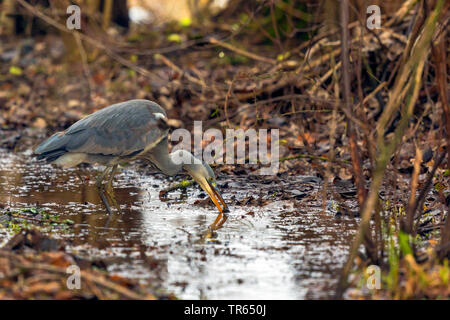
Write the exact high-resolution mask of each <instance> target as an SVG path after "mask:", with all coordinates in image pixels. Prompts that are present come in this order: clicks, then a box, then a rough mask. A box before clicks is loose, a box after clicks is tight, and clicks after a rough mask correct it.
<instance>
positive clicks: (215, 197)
mask: <svg viewBox="0 0 450 320" xmlns="http://www.w3.org/2000/svg"><path fill="white" fill-rule="evenodd" d="M199 184H200V186H201V187H202V189H203V190H205V191H206V193H208V195H209V197H210V198H211V200H212V202H214V204H215V205H216V207H217V209H219V211H220V213H228V212H230V210H229V209H228V206H227V205H226V204H225V201H223V198H222V196H221V195H220V193H219V191H218V190H217V188H216V187H215V186H214V185H213V184H212V183H211V182H209V181H208V180H206V179H202V181H201V182H199Z"/></svg>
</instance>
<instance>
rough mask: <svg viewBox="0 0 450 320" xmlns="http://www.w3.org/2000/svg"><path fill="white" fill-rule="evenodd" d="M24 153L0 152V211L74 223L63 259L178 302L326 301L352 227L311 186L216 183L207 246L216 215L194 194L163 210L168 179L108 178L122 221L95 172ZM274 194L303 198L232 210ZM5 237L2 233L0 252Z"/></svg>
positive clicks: (243, 180)
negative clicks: (106, 202) (83, 261)
mask: <svg viewBox="0 0 450 320" xmlns="http://www.w3.org/2000/svg"><path fill="white" fill-rule="evenodd" d="M29 154H30V152H25V153H18V154H11V153H10V152H9V151H6V150H3V151H2V150H0V204H2V205H3V206H5V207H6V206H9V207H11V208H24V207H34V206H36V204H37V205H38V206H39V207H42V208H46V209H47V210H48V211H49V212H50V213H58V214H59V215H61V216H62V217H63V218H64V219H66V218H68V219H71V220H73V221H74V222H75V224H74V227H73V229H72V230H73V231H70V232H68V233H67V232H58V231H55V232H54V233H53V234H54V236H56V237H60V238H64V239H65V240H67V241H68V242H69V245H68V248H67V249H68V250H70V251H72V252H74V253H77V254H79V255H82V256H84V257H89V258H92V259H96V258H101V259H103V260H104V261H105V262H106V264H107V268H108V271H110V272H113V273H116V274H119V275H124V276H127V277H134V278H139V279H142V281H145V282H146V283H148V284H149V285H152V286H153V287H155V288H157V289H160V290H163V291H166V292H173V293H175V294H176V295H177V296H178V297H180V298H184V299H311V298H314V299H326V298H330V297H331V296H332V294H333V289H334V287H335V285H336V282H337V277H338V273H339V270H340V268H341V267H342V265H343V263H344V261H345V258H346V253H347V251H348V247H349V244H350V241H351V239H352V235H353V234H354V232H355V230H356V226H357V222H356V221H355V220H354V219H353V218H341V219H338V220H337V219H336V218H335V217H334V213H333V212H332V210H331V208H330V210H329V211H327V213H323V212H322V209H321V201H320V200H317V199H316V198H319V199H320V197H318V195H317V191H318V190H319V189H320V184H319V183H318V181H316V180H315V179H310V178H308V177H289V178H284V179H281V180H276V179H273V181H267V180H266V181H264V182H261V181H260V180H258V179H251V178H249V177H242V176H240V177H225V178H224V177H220V178H219V179H218V180H219V181H218V183H219V188H220V186H222V188H221V192H222V195H223V197H224V199H225V202H228V203H229V204H230V205H229V206H230V210H231V214H230V218H229V220H228V221H227V222H226V223H225V225H224V227H223V228H222V229H220V230H218V231H217V232H216V233H214V234H213V236H212V237H206V236H205V235H206V234H207V232H206V231H207V228H208V226H209V225H210V224H211V223H212V222H213V221H214V219H215V217H216V215H217V209H214V207H212V206H211V207H207V208H204V207H201V206H198V205H196V204H194V202H195V201H196V200H199V199H200V200H201V199H203V198H204V197H205V194H204V193H203V192H201V190H200V188H199V187H198V186H197V185H196V186H192V187H190V188H188V190H187V194H185V193H182V192H172V193H170V195H169V199H170V200H169V201H161V200H160V199H159V191H160V190H161V189H162V188H165V187H167V186H168V185H169V184H170V182H169V181H168V179H166V178H165V177H164V176H162V175H160V174H150V171H149V170H146V169H143V167H142V166H140V165H136V164H132V165H130V166H128V167H125V168H122V170H121V172H120V173H119V174H117V176H116V179H115V183H114V186H115V192H116V195H117V200H118V202H119V203H120V204H121V211H122V214H120V215H119V214H115V215H114V216H111V217H110V216H108V215H107V213H106V211H105V209H104V207H103V205H102V204H101V201H100V198H99V196H98V194H97V191H96V189H95V186H94V180H95V175H96V174H97V172H98V171H97V170H100V169H101V167H96V168H91V167H86V168H81V169H69V170H62V169H58V168H55V167H53V166H51V165H43V164H41V163H38V162H36V161H35V160H33V159H30V157H29ZM77 174H78V175H79V176H81V177H82V179H83V181H82V180H80V178H78V176H77ZM89 178H90V179H89ZM178 180H180V177H178V179H175V180H174V181H178ZM172 183H174V182H172ZM274 190H278V191H276V192H287V193H290V194H300V192H301V193H305V194H306V196H305V197H303V196H301V197H299V198H300V199H299V200H296V199H294V198H292V197H291V198H289V199H287V200H274V201H267V202H268V203H267V204H266V205H264V206H242V205H239V203H242V199H246V198H248V196H249V195H251V196H253V197H254V198H258V197H260V198H263V199H266V200H270V199H271V194H273V193H274ZM297 190H298V191H297ZM299 191H300V192H299ZM330 207H331V206H330ZM5 237H6V233H5V232H4V231H3V232H2V230H1V229H0V243H1V241H2V240H5Z"/></svg>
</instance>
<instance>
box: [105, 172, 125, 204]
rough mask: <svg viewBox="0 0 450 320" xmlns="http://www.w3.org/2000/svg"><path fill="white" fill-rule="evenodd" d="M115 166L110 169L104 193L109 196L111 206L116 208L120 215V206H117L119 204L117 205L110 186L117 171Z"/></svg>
mask: <svg viewBox="0 0 450 320" xmlns="http://www.w3.org/2000/svg"><path fill="white" fill-rule="evenodd" d="M117 166H118V165H117V164H115V165H114V166H113V167H112V169H111V173H110V176H109V179H108V182H107V183H106V187H105V191H106V193H107V194H108V196H109V198H110V199H111V201H112V202H113V204H114V206H115V207H116V209H117V211H119V213H122V211H121V210H120V206H119V204H118V203H117V200H116V195H115V193H114V189H113V186H112V182H113V179H114V175H115V174H116V171H117Z"/></svg>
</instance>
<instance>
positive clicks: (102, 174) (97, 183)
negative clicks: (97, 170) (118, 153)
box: [95, 167, 111, 190]
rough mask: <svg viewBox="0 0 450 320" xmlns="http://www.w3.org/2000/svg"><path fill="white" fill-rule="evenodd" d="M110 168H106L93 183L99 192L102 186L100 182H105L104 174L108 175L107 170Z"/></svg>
mask: <svg viewBox="0 0 450 320" xmlns="http://www.w3.org/2000/svg"><path fill="white" fill-rule="evenodd" d="M110 168H111V167H106V169H105V170H104V171H103V172H102V173H101V174H100V175H99V176H98V178H97V180H96V182H95V186H96V187H97V189H99V190H101V189H103V185H102V182H103V180H105V177H106V174H107V173H108V170H109V169H110Z"/></svg>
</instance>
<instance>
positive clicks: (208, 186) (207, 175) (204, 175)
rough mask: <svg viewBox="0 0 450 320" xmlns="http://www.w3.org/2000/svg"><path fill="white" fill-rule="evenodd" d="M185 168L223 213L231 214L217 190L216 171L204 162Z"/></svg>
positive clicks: (185, 165)
mask: <svg viewBox="0 0 450 320" xmlns="http://www.w3.org/2000/svg"><path fill="white" fill-rule="evenodd" d="M183 168H184V169H185V170H186V171H187V172H188V173H189V175H190V176H191V177H192V178H194V180H195V181H197V183H198V184H199V185H200V187H202V189H203V190H205V192H206V193H207V194H208V195H209V197H210V198H211V200H212V201H213V202H214V204H215V205H216V207H217V209H219V211H220V212H221V213H227V212H229V210H228V207H227V205H226V204H225V201H223V198H222V196H221V195H220V193H219V191H218V190H217V183H216V177H215V175H214V171H213V170H212V169H211V167H210V166H209V165H208V164H207V163H205V162H202V163H198V164H196V163H193V164H184V165H183Z"/></svg>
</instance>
